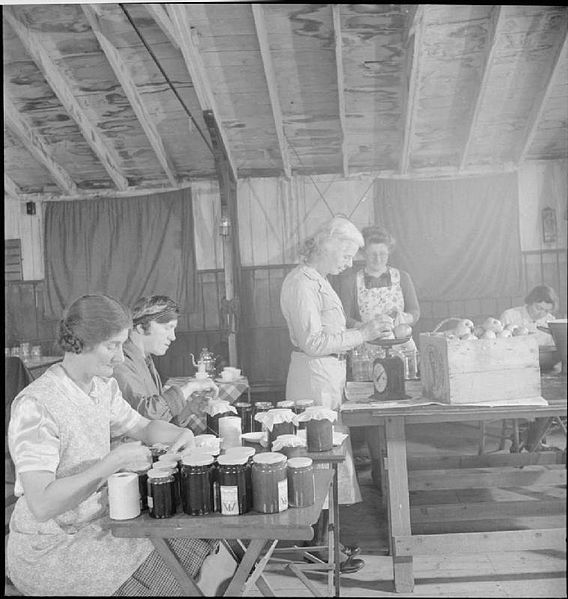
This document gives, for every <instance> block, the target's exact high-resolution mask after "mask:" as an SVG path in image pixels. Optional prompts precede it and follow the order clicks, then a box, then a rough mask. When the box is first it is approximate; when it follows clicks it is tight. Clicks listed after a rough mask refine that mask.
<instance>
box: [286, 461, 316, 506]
mask: <svg viewBox="0 0 568 599" xmlns="http://www.w3.org/2000/svg"><path fill="white" fill-rule="evenodd" d="M315 500H316V496H315V483H314V466H313V462H312V459H311V458H306V457H299V458H290V459H289V460H288V505H289V506H290V507H308V506H310V505H313V504H314V502H315Z"/></svg>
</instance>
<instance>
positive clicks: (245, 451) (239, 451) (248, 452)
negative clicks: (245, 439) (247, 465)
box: [225, 447, 256, 459]
mask: <svg viewBox="0 0 568 599" xmlns="http://www.w3.org/2000/svg"><path fill="white" fill-rule="evenodd" d="M255 453H256V449H255V448H254V447H229V448H228V449H227V450H226V451H225V455H243V456H246V458H247V459H248V458H250V457H251V456H253V455H254V454H255Z"/></svg>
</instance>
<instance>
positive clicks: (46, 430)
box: [8, 364, 150, 496]
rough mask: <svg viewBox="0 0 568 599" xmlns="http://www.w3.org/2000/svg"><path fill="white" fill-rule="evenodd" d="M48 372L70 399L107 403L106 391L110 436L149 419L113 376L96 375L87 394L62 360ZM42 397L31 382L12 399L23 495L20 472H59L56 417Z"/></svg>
mask: <svg viewBox="0 0 568 599" xmlns="http://www.w3.org/2000/svg"><path fill="white" fill-rule="evenodd" d="M48 372H49V373H50V375H54V376H56V377H57V379H58V382H59V383H60V385H59V389H61V390H62V391H63V392H64V393H65V394H68V395H69V399H70V401H71V400H73V401H79V402H81V401H83V402H91V403H92V404H94V405H97V404H98V403H104V402H102V399H103V397H104V394H108V396H109V397H110V402H109V403H110V415H109V418H110V433H111V438H115V437H120V436H121V435H125V434H127V433H128V432H129V431H131V430H132V429H133V428H134V427H135V426H137V425H138V424H139V423H148V422H150V421H149V420H148V419H147V418H144V417H143V416H141V415H140V414H139V413H138V412H136V410H133V409H132V408H131V407H130V405H129V404H128V403H127V402H126V401H125V400H124V398H123V397H122V394H121V392H120V389H119V387H118V384H117V382H116V380H115V379H114V378H108V379H106V378H100V377H94V379H93V383H92V387H91V391H90V392H89V393H88V394H87V393H85V392H84V391H83V390H82V389H80V388H79V387H78V386H77V385H76V384H75V383H74V382H73V380H72V379H71V378H69V376H68V375H67V373H66V372H65V370H64V368H63V367H62V366H61V364H55V365H53V366H52V367H51V368H50V369H49V370H48ZM45 374H47V372H46V373H45ZM39 399H40V398H39V397H37V394H36V393H35V392H34V389H33V386H28V387H26V388H25V389H24V390H23V391H22V392H21V393H20V394H19V395H18V396H17V397H16V399H15V400H14V402H13V403H12V408H11V417H10V424H9V427H8V443H9V449H10V455H11V456H12V460H13V461H14V465H15V467H16V483H15V486H14V494H15V495H16V496H21V495H23V488H22V485H21V483H20V480H19V474H20V473H21V472H29V471H35V470H47V471H49V472H56V471H57V467H58V465H59V458H60V455H59V433H58V430H57V425H56V420H55V418H54V417H53V415H52V414H51V413H50V411H49V408H48V407H47V405H46V403H45V402H41V401H39Z"/></svg>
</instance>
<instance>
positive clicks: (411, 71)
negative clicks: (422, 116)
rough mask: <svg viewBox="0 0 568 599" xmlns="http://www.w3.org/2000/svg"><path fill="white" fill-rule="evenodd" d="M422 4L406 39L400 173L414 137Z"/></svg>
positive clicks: (422, 28)
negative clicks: (407, 56)
mask: <svg viewBox="0 0 568 599" xmlns="http://www.w3.org/2000/svg"><path fill="white" fill-rule="evenodd" d="M424 12H425V7H424V5H423V4H421V5H419V6H418V8H417V9H416V11H415V12H414V16H413V19H412V23H411V25H410V28H409V34H408V39H407V47H408V45H410V44H412V58H411V60H410V62H409V66H408V69H407V74H408V77H407V81H408V89H407V90H406V96H405V108H404V112H403V114H404V115H405V116H404V133H403V142H402V151H401V155H400V168H399V170H400V173H401V174H403V175H404V174H406V173H407V171H408V164H409V162H410V142H411V141H412V138H413V137H414V126H415V121H416V110H417V109H418V84H419V81H420V50H421V45H422V34H423V30H424Z"/></svg>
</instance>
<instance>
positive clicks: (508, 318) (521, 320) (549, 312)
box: [500, 285, 558, 346]
mask: <svg viewBox="0 0 568 599" xmlns="http://www.w3.org/2000/svg"><path fill="white" fill-rule="evenodd" d="M524 302H525V303H524V305H522V306H516V307H514V308H509V309H508V310H505V311H504V312H503V314H501V318H500V320H501V322H502V323H503V324H504V325H514V324H516V325H519V326H524V327H526V328H527V329H528V331H529V333H534V334H535V335H536V337H535V339H536V340H537V342H538V344H539V346H551V345H554V339H553V337H552V334H551V333H547V332H545V331H542V330H541V329H539V328H538V327H543V328H548V321H550V320H554V319H555V318H556V317H555V316H554V314H553V313H554V312H556V310H558V295H556V291H554V289H553V288H552V287H550V285H537V286H536V287H534V288H533V289H531V291H530V292H529V293H528V295H527V296H526V297H525V299H524Z"/></svg>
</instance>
